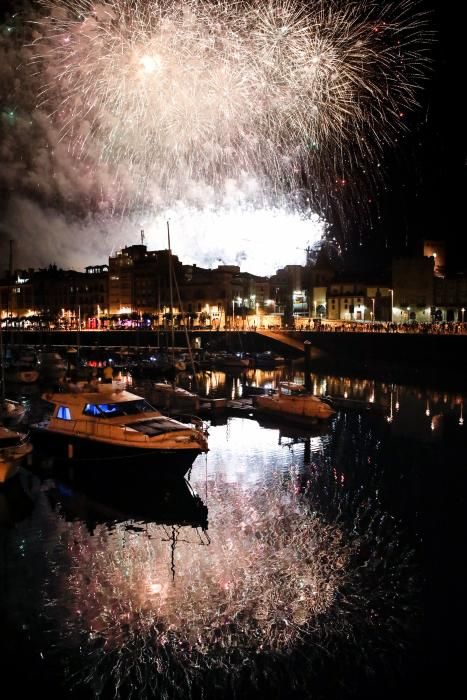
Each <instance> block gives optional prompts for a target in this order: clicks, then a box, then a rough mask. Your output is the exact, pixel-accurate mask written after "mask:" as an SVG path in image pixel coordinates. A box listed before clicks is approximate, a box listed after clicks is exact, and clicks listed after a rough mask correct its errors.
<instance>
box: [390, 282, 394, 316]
mask: <svg viewBox="0 0 467 700" xmlns="http://www.w3.org/2000/svg"><path fill="white" fill-rule="evenodd" d="M389 291H390V292H391V313H390V315H389V319H390V321H391V323H392V314H393V309H394V289H390V290H389Z"/></svg>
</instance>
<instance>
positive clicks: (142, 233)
mask: <svg viewBox="0 0 467 700" xmlns="http://www.w3.org/2000/svg"><path fill="white" fill-rule="evenodd" d="M141 245H144V228H142V229H141Z"/></svg>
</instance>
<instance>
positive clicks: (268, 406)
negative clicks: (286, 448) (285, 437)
mask: <svg viewBox="0 0 467 700" xmlns="http://www.w3.org/2000/svg"><path fill="white" fill-rule="evenodd" d="M256 406H257V408H258V409H259V410H260V411H265V412H267V413H271V414H274V415H277V416H283V417H285V418H294V419H298V420H308V419H317V420H327V419H328V418H330V417H331V416H332V415H333V414H334V413H335V410H334V409H333V408H332V406H330V405H329V403H328V402H327V401H324V400H323V399H321V398H320V397H319V396H315V394H313V393H311V392H310V391H308V390H307V389H306V388H305V387H304V386H303V385H302V384H296V383H295V382H280V383H279V386H278V388H277V390H275V391H271V392H270V393H268V394H264V395H263V396H257V397H256Z"/></svg>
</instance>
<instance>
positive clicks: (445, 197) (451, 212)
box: [381, 1, 467, 271]
mask: <svg viewBox="0 0 467 700" xmlns="http://www.w3.org/2000/svg"><path fill="white" fill-rule="evenodd" d="M423 4H424V5H426V7H428V8H430V9H431V11H432V18H433V19H432V24H433V28H434V30H435V32H436V34H435V42H434V44H433V48H432V58H433V64H432V74H431V75H430V76H429V77H428V80H427V84H426V87H425V90H424V92H423V94H422V95H421V102H422V105H421V108H420V109H419V110H418V111H416V112H415V113H414V114H412V115H411V116H410V121H409V126H410V130H409V133H408V134H407V135H406V136H405V137H404V138H403V140H402V144H401V149H400V150H396V149H395V150H394V151H389V152H388V154H387V172H388V178H387V189H386V191H385V192H382V195H381V217H382V225H381V234H382V237H383V238H387V239H388V240H389V241H392V242H393V247H394V249H395V250H401V251H403V250H404V249H405V248H406V243H408V244H409V248H410V247H413V245H414V244H415V242H416V241H417V240H418V239H422V238H431V239H435V240H436V239H441V240H445V241H446V243H447V248H448V256H449V260H448V263H449V267H450V269H451V270H452V271H456V270H459V269H465V268H466V260H465V257H466V254H467V245H466V224H465V216H464V209H465V198H466V195H467V189H466V159H467V154H466V138H465V121H466V120H465V112H463V110H462V109H461V108H460V103H459V100H460V99H461V95H462V92H463V89H464V86H465V79H464V78H463V77H461V74H462V69H463V68H464V69H465V55H464V50H463V42H465V32H464V36H462V37H461V36H460V34H461V32H462V29H461V24H462V21H461V19H460V17H458V16H457V15H456V13H455V12H453V5H452V3H449V2H434V1H431V2H426V3H423ZM461 54H462V55H461Z"/></svg>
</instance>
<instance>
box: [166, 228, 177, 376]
mask: <svg viewBox="0 0 467 700" xmlns="http://www.w3.org/2000/svg"><path fill="white" fill-rule="evenodd" d="M167 241H168V244H169V297H170V324H171V342H172V362H173V364H174V365H175V339H174V338H175V331H174V314H173V290H172V250H171V248H170V227H169V222H168V221H167Z"/></svg>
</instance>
